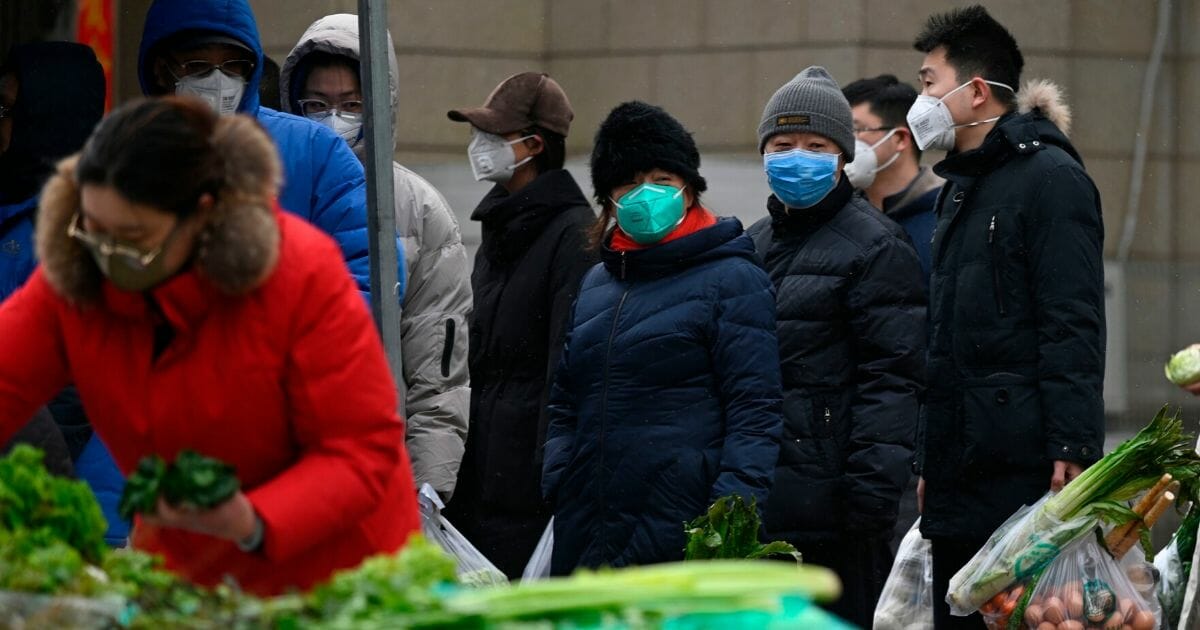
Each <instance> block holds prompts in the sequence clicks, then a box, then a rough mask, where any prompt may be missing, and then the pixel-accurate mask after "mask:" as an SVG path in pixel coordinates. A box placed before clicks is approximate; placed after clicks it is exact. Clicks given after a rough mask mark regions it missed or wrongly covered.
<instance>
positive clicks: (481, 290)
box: [446, 169, 598, 577]
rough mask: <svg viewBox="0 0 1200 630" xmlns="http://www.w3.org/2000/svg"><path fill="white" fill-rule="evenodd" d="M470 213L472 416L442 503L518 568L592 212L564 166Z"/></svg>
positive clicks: (537, 526)
mask: <svg viewBox="0 0 1200 630" xmlns="http://www.w3.org/2000/svg"><path fill="white" fill-rule="evenodd" d="M471 219H472V220H475V221H481V222H482V223H483V242H482V244H481V245H480V247H479V251H478V253H477V254H476V256H475V271H474V273H473V274H472V275H471V288H472V290H473V292H474V295H475V310H474V312H473V313H472V315H471V324H470V327H469V328H470V331H471V351H470V354H471V356H470V362H471V423H470V429H469V432H468V434H467V445H466V453H465V454H464V456H463V463H462V468H461V469H460V470H459V474H458V489H457V490H456V491H455V493H454V498H453V500H452V501H451V502H450V505H449V507H448V509H447V512H446V514H447V518H449V519H450V521H451V522H453V523H454V524H455V525H456V526H457V527H458V528H459V529H461V530H462V531H463V533H464V534H465V535H466V536H467V538H468V539H470V540H471V542H473V543H475V545H476V546H478V547H479V549H480V551H482V552H483V554H484V555H485V556H487V557H488V558H489V559H490V560H491V561H492V562H494V563H495V564H496V566H497V567H499V568H500V570H502V571H504V572H505V573H506V574H508V575H509V576H510V577H513V576H520V574H521V571H522V569H524V568H525V563H526V561H527V560H528V559H529V555H530V554H531V553H533V548H534V547H535V546H536V545H537V541H538V538H539V537H540V536H541V534H542V530H543V529H544V528H545V526H546V521H548V520H549V519H550V511H549V509H548V507H547V506H546V504H545V502H544V501H543V500H542V491H541V477H542V475H541V471H542V462H541V451H542V444H543V443H544V442H545V435H546V423H547V416H546V402H547V398H548V395H549V391H548V390H549V381H550V379H551V377H552V376H553V374H554V369H555V368H556V367H557V366H558V357H559V354H560V353H561V351H562V347H563V339H564V337H565V334H566V327H567V319H568V318H569V316H570V310H571V304H572V303H573V302H574V301H575V295H576V293H577V292H578V290H579V283H580V280H582V278H583V275H584V274H585V273H586V272H587V270H588V269H590V268H591V267H592V265H594V264H595V263H596V261H597V260H598V256H597V255H596V254H594V253H592V252H590V251H588V250H587V234H586V231H587V229H588V227H590V226H591V225H592V223H593V222H594V221H595V214H594V213H593V212H592V209H591V206H590V205H589V204H588V202H587V199H586V198H585V197H584V196H583V192H582V191H580V190H579V186H578V184H576V183H575V180H574V179H573V178H572V177H571V175H570V173H568V172H567V171H565V170H561V169H560V170H553V171H548V172H546V173H543V174H541V175H539V176H538V178H537V179H535V180H534V181H533V182H531V183H530V184H529V185H527V186H525V187H524V188H522V189H521V190H519V191H517V193H516V194H515V195H509V194H508V192H507V191H506V190H505V189H504V188H502V187H500V186H496V187H495V188H493V189H492V191H491V192H490V193H488V195H487V197H485V198H484V199H483V201H481V202H480V204H479V206H478V207H477V208H476V209H475V213H474V214H473V215H471Z"/></svg>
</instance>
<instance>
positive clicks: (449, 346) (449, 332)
mask: <svg viewBox="0 0 1200 630" xmlns="http://www.w3.org/2000/svg"><path fill="white" fill-rule="evenodd" d="M453 358H454V320H453V319H447V320H446V338H445V339H444V340H443V342H442V378H450V360H451V359H453Z"/></svg>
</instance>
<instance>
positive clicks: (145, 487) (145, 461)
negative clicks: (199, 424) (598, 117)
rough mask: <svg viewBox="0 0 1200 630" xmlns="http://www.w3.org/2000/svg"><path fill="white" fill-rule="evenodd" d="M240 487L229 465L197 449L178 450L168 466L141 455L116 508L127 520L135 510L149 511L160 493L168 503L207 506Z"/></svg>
mask: <svg viewBox="0 0 1200 630" xmlns="http://www.w3.org/2000/svg"><path fill="white" fill-rule="evenodd" d="M239 487H240V486H239V482H238V478H237V475H236V474H235V471H234V468H233V467H232V466H230V465H229V464H226V463H224V462H222V461H220V460H218V459H213V458H211V457H205V456H204V455H201V454H200V453H197V452H196V451H192V450H183V451H180V452H179V455H178V456H177V457H176V458H175V461H174V462H173V463H172V464H171V465H170V466H167V465H166V464H164V463H163V460H162V458H160V457H159V456H157V455H150V456H147V457H143V458H142V460H141V461H140V462H138V467H137V470H136V471H134V473H133V474H132V475H130V476H129V479H128V480H127V481H126V483H125V490H124V492H122V493H121V501H120V503H119V504H118V506H117V509H118V510H119V511H120V514H121V517H122V518H124V519H127V520H128V519H130V518H132V517H133V515H134V513H141V514H150V513H153V512H154V511H155V509H156V508H157V505H158V497H159V496H160V495H161V496H162V497H163V498H164V499H166V500H167V502H168V503H170V504H171V505H189V506H194V507H198V508H201V509H206V508H211V507H214V506H217V505H220V504H221V503H224V502H225V501H228V500H229V499H230V497H232V496H233V495H234V494H236V493H237V491H238V488H239Z"/></svg>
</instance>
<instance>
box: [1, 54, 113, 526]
mask: <svg viewBox="0 0 1200 630" xmlns="http://www.w3.org/2000/svg"><path fill="white" fill-rule="evenodd" d="M104 95H105V83H104V70H103V69H102V68H101V67H100V62H99V61H98V60H97V59H96V54H95V53H94V52H93V51H92V49H91V48H88V47H87V46H84V45H82V44H77V43H74V42H34V43H29V44H21V45H19V46H15V47H13V48H12V50H10V51H9V53H8V56H7V60H6V62H5V65H4V68H3V69H2V70H0V302H3V301H4V300H5V299H7V298H8V296H9V295H11V294H12V293H13V292H14V291H16V290H17V289H18V288H20V286H21V285H23V284H25V281H26V280H27V279H28V278H29V275H30V274H32V273H33V270H34V267H35V266H36V265H37V258H36V256H35V255H34V243H33V233H34V223H35V219H36V210H37V205H38V200H39V198H40V193H41V190H42V185H43V184H45V183H46V180H47V179H49V178H50V176H51V174H53V173H54V165H55V164H56V163H57V162H58V161H59V160H60V159H62V158H64V157H66V156H68V155H71V154H72V153H75V152H76V151H78V150H79V149H80V148H81V147H83V143H84V142H86V141H87V138H88V135H89V134H91V132H92V129H93V128H94V127H95V126H96V123H98V122H100V118H101V117H102V116H103V115H104ZM17 439H18V440H21V441H25V442H27V443H30V444H34V445H36V446H38V447H40V448H42V449H43V450H44V451H45V452H46V464H47V466H48V467H49V468H50V469H51V470H52V471H55V472H58V473H61V474H71V473H72V472H73V473H74V474H75V475H77V476H78V477H79V478H80V479H83V480H84V481H86V482H87V483H88V485H89V486H90V487H91V488H92V492H94V493H95V495H96V498H97V500H98V501H99V503H100V506H101V508H102V509H103V510H104V516H105V520H107V521H108V531H107V532H106V533H105V539H106V540H107V541H108V542H109V543H110V544H113V545H121V544H123V543H124V540H125V537H126V536H127V535H128V533H129V526H128V524H127V523H125V522H124V521H122V520H121V518H120V517H119V516H118V515H117V502H118V500H120V497H121V489H122V488H123V487H124V481H123V479H122V477H121V473H120V471H119V470H118V469H117V467H116V464H115V463H113V461H112V456H111V455H109V453H108V451H107V449H105V447H104V444H103V443H101V442H100V439H99V438H98V437H96V436H95V435H94V434H93V433H92V430H91V426H90V425H89V423H88V420H87V416H86V415H85V414H84V412H83V407H82V406H81V405H79V404H78V396H77V394H76V393H75V391H74V389H73V388H68V389H67V390H64V391H63V392H62V393H60V394H59V396H57V397H56V398H55V399H54V401H52V402H51V403H50V405H49V406H48V409H47V410H46V411H43V412H39V413H38V414H37V416H36V417H35V418H34V419H33V420H32V421H31V422H30V424H29V425H28V426H27V427H26V428H25V429H23V430H22V431H21V433H20V434H18V438H17Z"/></svg>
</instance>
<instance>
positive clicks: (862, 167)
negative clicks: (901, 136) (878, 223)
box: [842, 129, 900, 190]
mask: <svg viewBox="0 0 1200 630" xmlns="http://www.w3.org/2000/svg"><path fill="white" fill-rule="evenodd" d="M895 133H896V130H895V129H892V130H891V131H889V132H887V135H885V136H884V137H882V138H880V139H879V142H876V143H875V144H867V143H866V142H863V141H862V140H859V139H857V138H855V140H854V161H853V162H851V163H849V164H847V165H846V166H845V167H843V169H842V170H843V172H845V173H846V178H847V179H849V180H850V185H851V186H854V187H855V188H858V189H859V190H866V189H867V188H870V187H871V184H873V183H875V175H876V174H877V173H879V171H882V170H883V169H885V168H887V167H889V166H891V165H892V164H894V163H895V162H896V159H897V158H899V157H900V152H899V151H897V152H896V153H895V154H894V155H893V156H892V157H890V158H888V161H886V162H884V163H883V166H880V165H879V158H878V157H877V156H876V155H875V149H876V147H878V146H879V145H881V144H883V143H884V142H885V141H886V140H887V139H888V138H891V137H892V135H893V134H895Z"/></svg>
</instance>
